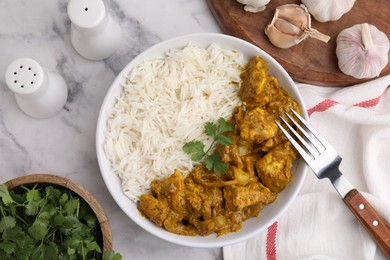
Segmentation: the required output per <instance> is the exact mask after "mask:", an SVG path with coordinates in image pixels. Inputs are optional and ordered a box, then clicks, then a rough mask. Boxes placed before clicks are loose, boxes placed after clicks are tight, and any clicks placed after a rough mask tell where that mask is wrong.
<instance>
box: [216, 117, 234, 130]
mask: <svg viewBox="0 0 390 260" xmlns="http://www.w3.org/2000/svg"><path fill="white" fill-rule="evenodd" d="M218 123H219V129H218V130H219V131H218V132H219V133H225V132H231V131H233V130H234V127H233V125H232V124H229V123H228V122H226V120H225V118H223V117H220V118H219V119H218Z"/></svg>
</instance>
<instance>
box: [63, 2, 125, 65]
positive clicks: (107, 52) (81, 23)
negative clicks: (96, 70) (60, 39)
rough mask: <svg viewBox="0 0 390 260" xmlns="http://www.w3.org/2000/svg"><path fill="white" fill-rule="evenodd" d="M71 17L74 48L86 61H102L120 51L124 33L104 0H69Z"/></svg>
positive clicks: (71, 35)
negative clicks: (110, 13) (109, 12)
mask: <svg viewBox="0 0 390 260" xmlns="http://www.w3.org/2000/svg"><path fill="white" fill-rule="evenodd" d="M68 16H69V19H70V21H71V23H72V24H71V31H70V37H71V42H72V44H73V47H74V48H75V49H76V51H77V52H78V53H79V54H80V55H81V56H83V57H84V58H86V59H89V60H102V59H105V58H108V57H109V56H111V55H112V54H113V53H114V52H115V51H116V50H117V48H118V47H119V44H120V42H121V38H122V31H121V28H120V26H119V24H118V23H117V22H115V21H114V20H113V19H112V17H111V16H110V15H109V14H108V13H107V11H106V8H105V6H104V3H103V1H102V0H70V2H69V4H68Z"/></svg>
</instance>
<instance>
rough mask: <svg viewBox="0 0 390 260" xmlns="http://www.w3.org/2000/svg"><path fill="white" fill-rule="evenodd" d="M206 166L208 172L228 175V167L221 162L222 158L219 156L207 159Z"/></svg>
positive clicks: (214, 155)
mask: <svg viewBox="0 0 390 260" xmlns="http://www.w3.org/2000/svg"><path fill="white" fill-rule="evenodd" d="M204 163H205V166H206V168H207V170H209V171H214V172H215V173H218V174H221V173H227V171H228V166H227V164H226V163H224V162H222V161H221V157H220V156H219V155H218V154H212V155H209V156H207V157H206V158H205V161H204Z"/></svg>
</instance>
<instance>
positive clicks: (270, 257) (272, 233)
mask: <svg viewBox="0 0 390 260" xmlns="http://www.w3.org/2000/svg"><path fill="white" fill-rule="evenodd" d="M277 231H278V222H277V221H276V222H275V223H273V224H272V225H271V226H270V227H268V231H267V244H266V253H267V260H276V232H277Z"/></svg>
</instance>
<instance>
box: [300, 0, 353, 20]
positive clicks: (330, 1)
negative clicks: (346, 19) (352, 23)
mask: <svg viewBox="0 0 390 260" xmlns="http://www.w3.org/2000/svg"><path fill="white" fill-rule="evenodd" d="M301 2H302V3H303V4H304V5H305V6H306V7H307V9H308V10H309V13H310V14H311V15H312V16H313V17H314V19H316V20H317V21H319V22H322V23H324V22H329V21H337V20H338V19H340V18H341V16H343V15H344V14H345V13H348V12H349V11H350V10H351V9H352V7H353V5H354V4H355V0H301Z"/></svg>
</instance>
